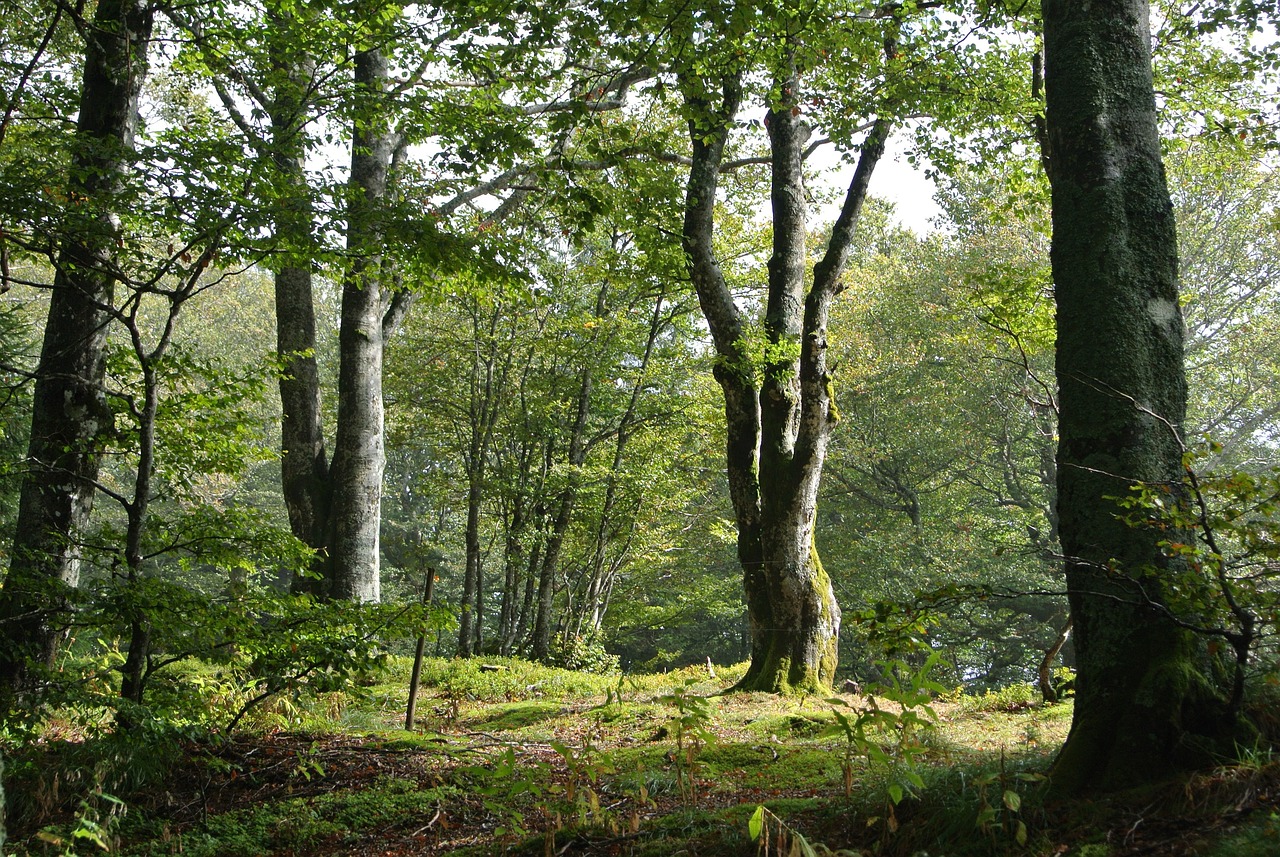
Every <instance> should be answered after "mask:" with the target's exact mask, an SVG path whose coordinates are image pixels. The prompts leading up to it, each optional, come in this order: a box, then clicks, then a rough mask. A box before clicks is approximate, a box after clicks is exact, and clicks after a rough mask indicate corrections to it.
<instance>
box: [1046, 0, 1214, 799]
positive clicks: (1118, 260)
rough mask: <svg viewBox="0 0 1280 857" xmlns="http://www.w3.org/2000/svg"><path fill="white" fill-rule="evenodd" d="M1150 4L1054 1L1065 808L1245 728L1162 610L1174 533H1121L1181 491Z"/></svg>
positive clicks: (1172, 249)
mask: <svg viewBox="0 0 1280 857" xmlns="http://www.w3.org/2000/svg"><path fill="white" fill-rule="evenodd" d="M1147 16H1148V4H1147V0H1105V1H1104V0H1095V2H1093V3H1077V2H1073V0H1045V3H1044V37H1045V63H1046V70H1045V71H1046V73H1045V77H1046V95H1047V114H1046V120H1047V126H1048V136H1049V159H1048V160H1049V178H1050V181H1051V184H1052V189H1053V250H1052V263H1053V274H1054V282H1055V287H1056V295H1057V312H1058V346H1057V375H1058V384H1059V387H1060V391H1061V393H1060V399H1059V402H1060V407H1061V418H1060V426H1059V437H1060V440H1059V447H1058V485H1059V490H1058V514H1059V517H1060V528H1061V538H1062V547H1063V552H1064V554H1065V555H1066V557H1067V562H1066V573H1067V589H1068V595H1069V600H1070V603H1071V612H1072V617H1073V619H1074V626H1075V634H1076V638H1075V648H1076V661H1077V668H1078V675H1077V682H1076V702H1075V715H1074V719H1073V721H1072V726H1071V732H1070V735H1069V736H1068V738H1067V742H1066V745H1065V746H1064V747H1063V749H1062V753H1061V755H1060V756H1059V757H1058V760H1057V762H1056V763H1055V765H1054V769H1053V789H1054V791H1055V792H1057V793H1058V794H1062V795H1067V794H1075V793H1079V792H1083V791H1088V790H1105V789H1112V788H1119V787H1125V786H1129V785H1133V784H1136V783H1141V782H1146V781H1151V780H1153V779H1155V778H1160V777H1164V776H1166V775H1168V774H1170V773H1172V772H1174V771H1176V770H1179V769H1183V768H1186V767H1188V766H1192V765H1199V764H1203V763H1206V762H1209V761H1210V760H1211V759H1212V758H1213V751H1215V750H1216V749H1218V748H1221V747H1222V746H1223V745H1224V744H1225V745H1226V746H1229V741H1230V737H1231V732H1232V729H1233V724H1232V723H1230V722H1228V718H1224V717H1222V715H1223V714H1224V713H1225V705H1224V704H1223V700H1222V698H1221V696H1220V694H1219V693H1218V690H1217V689H1216V688H1214V687H1213V686H1212V684H1211V683H1210V681H1209V680H1208V679H1207V678H1206V676H1205V674H1204V672H1203V671H1202V669H1203V666H1204V664H1205V663H1206V660H1205V657H1204V647H1203V645H1202V644H1201V643H1200V641H1199V640H1198V639H1197V638H1196V637H1195V636H1194V635H1193V634H1191V633H1190V632H1188V631H1186V630H1184V629H1182V628H1180V627H1179V626H1178V625H1177V624H1176V623H1175V622H1174V621H1172V620H1171V619H1170V618H1169V617H1168V614H1167V612H1166V611H1165V610H1164V609H1163V607H1162V606H1161V599H1162V587H1163V585H1164V579H1163V578H1164V576H1165V575H1167V573H1168V572H1169V571H1170V567H1169V561H1168V560H1166V559H1165V558H1164V557H1163V552H1162V550H1161V549H1160V547H1159V544H1158V543H1159V541H1160V540H1161V539H1162V538H1167V537H1168V534H1167V533H1158V532H1155V531H1154V530H1150V529H1142V528H1133V527H1129V526H1126V525H1125V524H1124V523H1123V522H1122V521H1120V520H1118V517H1117V513H1118V510H1117V507H1116V504H1115V502H1114V501H1113V499H1111V498H1115V497H1118V496H1124V495H1125V494H1127V493H1128V491H1129V487H1130V486H1131V485H1133V484H1134V482H1135V481H1141V482H1146V483H1156V484H1160V483H1164V484H1167V485H1169V486H1170V488H1171V489H1172V490H1175V491H1176V490H1177V488H1176V486H1177V485H1178V484H1179V483H1180V481H1181V477H1182V472H1183V470H1182V451H1183V446H1182V438H1181V429H1182V421H1183V416H1184V412H1185V403H1186V385H1185V376H1184V373H1183V365H1182V337H1183V327H1182V316H1181V312H1180V310H1179V306H1178V288H1177V246H1176V237H1175V231H1174V221H1173V212H1172V206H1171V205H1170V201H1169V194H1168V190H1167V189H1166V186H1165V178H1164V169H1163V166H1162V164H1161V161H1160V140H1159V137H1158V132H1157V125H1156V109H1155V98H1154V95H1153V91H1152V78H1151V58H1150V47H1149V45H1150V33H1149V25H1148V17H1147Z"/></svg>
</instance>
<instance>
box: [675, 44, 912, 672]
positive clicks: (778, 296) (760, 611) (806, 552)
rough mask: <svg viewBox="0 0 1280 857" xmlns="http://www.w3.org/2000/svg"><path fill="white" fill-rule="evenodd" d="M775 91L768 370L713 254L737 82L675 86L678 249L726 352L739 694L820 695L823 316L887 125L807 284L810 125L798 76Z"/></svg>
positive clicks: (831, 621) (828, 422) (880, 126)
mask: <svg viewBox="0 0 1280 857" xmlns="http://www.w3.org/2000/svg"><path fill="white" fill-rule="evenodd" d="M775 86H776V91H777V93H778V94H779V96H780V100H779V103H778V104H777V105H776V106H774V107H773V108H772V109H771V110H770V111H769V114H768V117H767V119H766V124H767V126H768V129H769V142H770V148H771V152H772V176H771V179H772V194H771V197H772V204H773V224H774V243H773V255H772V256H771V257H770V259H769V285H768V298H767V303H766V307H765V326H764V327H765V336H766V338H767V341H768V346H769V349H768V350H769V354H770V357H769V358H767V361H766V362H765V364H764V365H762V366H753V365H752V362H751V358H750V356H749V355H748V354H747V353H746V343H745V336H744V333H745V331H744V325H743V322H742V318H741V315H740V312H739V309H738V307H737V306H736V304H735V303H734V299H733V295H732V293H731V292H730V290H729V287H728V284H727V283H726V282H725V278H724V275H723V273H722V272H721V270H720V266H719V262H718V261H717V259H716V257H715V252H714V247H713V243H714V235H715V201H716V189H717V185H718V178H719V169H720V165H721V162H722V161H723V158H724V147H725V143H726V140H727V138H728V134H729V129H730V128H731V127H732V126H733V123H734V121H735V116H736V114H737V110H738V106H739V103H740V101H741V97H742V84H741V79H740V77H732V76H731V77H727V78H726V79H724V80H722V81H720V82H719V86H718V88H719V90H720V92H719V96H718V98H717V97H714V96H713V95H711V93H713V92H714V89H713V87H712V86H710V85H709V83H708V81H706V80H701V79H697V78H694V77H692V76H689V75H686V76H683V77H682V78H681V90H682V92H683V94H684V98H685V104H686V106H687V107H688V108H689V112H690V120H689V131H690V139H691V143H692V147H693V158H692V166H691V167H690V171H689V182H688V188H687V195H686V203H685V219H684V228H683V244H684V249H685V253H686V254H687V255H688V258H689V272H690V277H691V279H692V281H693V284H694V287H695V289H696V290H697V293H698V300H699V303H700V304H701V307H702V312H703V315H704V316H705V318H706V320H707V325H708V327H709V328H710V331H711V336H712V340H713V341H714V343H715V348H716V352H717V354H718V356H719V358H720V359H719V360H718V361H717V363H716V367H715V369H714V372H715V377H716V380H717V381H718V382H719V384H720V387H721V389H722V390H723V391H724V397H725V420H726V427H727V434H728V442H727V447H726V465H727V470H726V472H727V475H728V480H729V492H730V498H731V500H732V502H733V508H734V515H735V518H736V523H737V526H738V559H739V562H740V563H741V564H742V569H743V583H744V589H745V592H746V601H747V614H748V620H749V625H750V631H751V665H750V667H749V668H748V670H747V673H746V675H745V676H744V677H743V679H742V680H741V681H740V682H739V683H738V688H739V689H743V690H763V691H770V692H802V693H813V692H820V691H822V690H824V689H826V688H828V687H829V686H830V684H831V680H832V679H833V678H834V676H835V669H836V661H837V656H838V652H837V649H838V643H839V634H840V607H839V605H838V604H837V603H836V599H835V593H834V591H833V590H832V587H831V580H830V578H829V577H828V576H827V574H826V571H825V570H824V569H823V567H822V563H821V561H820V560H819V558H818V552H817V548H816V546H815V545H814V541H813V525H814V518H815V513H816V507H817V496H818V486H819V483H820V481H821V477H822V465H823V461H824V459H825V456H826V449H827V442H828V439H829V437H830V433H831V429H832V427H833V426H834V424H835V422H836V420H837V416H836V414H835V412H834V411H833V409H832V408H831V395H832V377H831V372H830V369H829V367H828V365H827V361H826V350H827V319H828V316H829V312H830V306H831V301H832V299H833V298H834V297H835V295H836V294H838V293H839V291H840V290H841V288H842V287H841V286H840V283H839V280H840V275H841V273H842V272H843V270H844V267H845V264H846V262H847V259H848V253H849V245H850V243H851V241H852V238H853V234H854V229H855V227H856V225H857V222H858V217H859V215H860V213H861V210H862V204H863V201H864V200H865V198H866V192H867V187H868V183H869V182H870V179H871V174H872V172H873V170H874V169H875V166H876V163H877V162H878V161H879V159H880V157H881V155H882V154H883V152H884V144H885V141H886V139H887V137H888V132H889V125H888V122H887V121H886V120H883V119H882V120H879V121H877V122H876V123H875V125H874V127H873V128H872V130H871V132H870V134H869V135H868V138H867V140H866V141H865V143H864V144H863V147H862V152H861V155H860V157H859V160H858V167H857V169H856V171H855V173H854V178H853V180H852V182H851V183H850V186H849V189H848V192H847V193H846V196H845V201H844V206H843V208H842V210H841V212H840V215H839V217H838V219H837V221H836V223H835V224H834V226H833V227H832V235H831V239H830V241H829V243H828V246H827V250H826V254H825V255H824V257H823V258H822V260H821V261H820V262H818V264H817V265H815V266H814V268H813V281H812V285H807V284H806V281H807V277H806V274H807V271H808V255H807V248H806V239H807V227H806V213H807V211H806V209H807V205H806V199H805V188H804V179H803V161H804V150H805V147H806V145H807V143H808V139H809V128H808V126H807V125H806V124H805V122H804V120H803V119H802V118H801V111H800V110H799V109H798V108H797V105H798V104H799V103H800V76H799V74H797V73H796V71H795V69H794V68H791V69H790V70H789V71H787V72H786V73H784V74H782V75H780V76H779V78H778V80H777V81H776V82H775Z"/></svg>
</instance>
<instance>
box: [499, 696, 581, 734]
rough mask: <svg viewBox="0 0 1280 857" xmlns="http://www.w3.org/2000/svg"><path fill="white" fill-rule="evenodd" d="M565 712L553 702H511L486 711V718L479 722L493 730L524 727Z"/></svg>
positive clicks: (500, 730)
mask: <svg viewBox="0 0 1280 857" xmlns="http://www.w3.org/2000/svg"><path fill="white" fill-rule="evenodd" d="M563 713H564V709H563V708H562V707H561V706H560V705H559V704H558V703H553V702H509V703H506V704H503V705H495V706H493V707H492V708H489V709H487V710H486V711H485V718H484V719H483V720H480V721H479V723H480V724H483V725H484V727H485V728H486V729H488V730H490V731H493V732H502V731H506V730H511V729H523V728H525V727H526V726H532V725H534V724H535V723H541V722H543V721H544V720H550V719H551V718H553V717H558V716H560V715H561V714H563Z"/></svg>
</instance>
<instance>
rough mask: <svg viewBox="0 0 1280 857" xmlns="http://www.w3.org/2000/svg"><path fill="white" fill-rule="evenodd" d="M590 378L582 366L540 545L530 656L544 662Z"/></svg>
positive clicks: (582, 451)
mask: <svg viewBox="0 0 1280 857" xmlns="http://www.w3.org/2000/svg"><path fill="white" fill-rule="evenodd" d="M591 388H592V377H591V370H590V369H583V370H582V376H581V382H580V384H579V387H578V402H577V411H576V414H575V416H574V421H573V430H572V433H571V434H570V436H569V454H568V460H567V463H568V465H569V467H568V471H567V473H566V474H565V479H566V484H565V487H564V488H563V489H562V490H561V492H560V501H559V503H558V506H557V509H556V517H555V521H554V522H553V523H552V525H551V531H550V532H549V533H548V534H547V538H546V543H545V544H544V546H543V553H542V568H541V569H540V571H539V574H538V600H537V612H536V615H535V620H534V626H533V652H532V653H533V657H534V659H535V660H539V661H545V660H546V659H547V658H548V657H549V656H550V654H551V610H552V606H553V602H554V599H555V594H556V593H555V586H554V584H555V573H556V570H557V568H558V567H559V564H560V548H561V547H562V546H563V545H564V538H565V535H566V534H567V533H568V532H569V524H570V522H571V521H572V520H573V507H574V504H575V502H576V500H577V495H578V478H579V476H578V471H579V469H580V468H581V467H582V464H583V462H585V461H586V458H587V445H586V434H587V416H588V415H589V414H590V411H591Z"/></svg>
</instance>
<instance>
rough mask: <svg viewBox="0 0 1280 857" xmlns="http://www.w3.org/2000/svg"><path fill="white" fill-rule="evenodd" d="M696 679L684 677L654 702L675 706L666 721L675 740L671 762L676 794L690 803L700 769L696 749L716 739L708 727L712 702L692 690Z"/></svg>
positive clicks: (695, 798) (693, 797)
mask: <svg viewBox="0 0 1280 857" xmlns="http://www.w3.org/2000/svg"><path fill="white" fill-rule="evenodd" d="M697 683H698V680H697V679H693V678H690V679H686V680H685V683H684V685H683V686H681V687H677V688H675V689H674V690H672V691H671V692H670V693H667V694H664V695H662V696H660V697H658V702H662V703H665V704H667V705H670V706H672V707H673V708H674V709H675V716H674V717H672V718H671V720H670V721H669V722H668V727H669V729H670V732H671V734H672V736H673V737H674V738H675V742H676V749H675V752H674V754H673V758H672V763H673V764H674V765H675V768H676V778H677V782H678V783H679V786H680V796H681V798H683V800H684V802H685V803H686V804H690V805H692V804H694V803H696V802H697V800H698V772H699V771H700V769H701V766H700V765H699V763H698V753H699V752H700V751H701V750H702V748H703V747H705V746H706V745H708V744H713V743H715V740H716V736H715V733H713V732H712V731H711V722H712V719H713V717H714V711H713V708H712V702H711V700H710V699H708V698H707V697H705V696H698V695H697V694H695V693H693V692H692V688H693V686H694V685H696V684H697Z"/></svg>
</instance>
